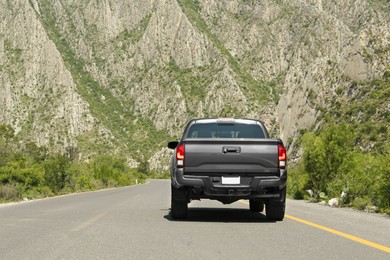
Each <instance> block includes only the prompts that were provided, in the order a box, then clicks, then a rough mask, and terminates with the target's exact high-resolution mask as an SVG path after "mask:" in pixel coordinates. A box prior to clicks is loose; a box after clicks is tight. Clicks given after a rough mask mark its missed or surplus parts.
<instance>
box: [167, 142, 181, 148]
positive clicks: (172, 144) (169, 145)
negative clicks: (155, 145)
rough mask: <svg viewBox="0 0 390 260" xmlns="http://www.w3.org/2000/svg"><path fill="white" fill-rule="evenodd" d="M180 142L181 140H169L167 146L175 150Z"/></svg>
mask: <svg viewBox="0 0 390 260" xmlns="http://www.w3.org/2000/svg"><path fill="white" fill-rule="evenodd" d="M178 144H179V142H177V141H173V142H169V143H168V146H167V147H168V148H169V149H172V150H174V149H176V147H177V145H178Z"/></svg>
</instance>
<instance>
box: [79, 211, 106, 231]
mask: <svg viewBox="0 0 390 260" xmlns="http://www.w3.org/2000/svg"><path fill="white" fill-rule="evenodd" d="M105 215H107V213H100V214H99V215H97V216H95V217H93V218H91V219H89V220H87V221H85V222H83V223H81V224H80V225H78V226H77V227H75V228H73V229H72V231H73V232H78V231H80V230H82V229H84V228H86V227H88V226H90V225H92V224H93V223H96V222H97V221H98V220H99V219H101V218H103V217H104V216H105Z"/></svg>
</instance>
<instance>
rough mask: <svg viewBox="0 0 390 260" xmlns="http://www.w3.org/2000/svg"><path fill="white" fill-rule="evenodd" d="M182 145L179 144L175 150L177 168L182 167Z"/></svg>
mask: <svg viewBox="0 0 390 260" xmlns="http://www.w3.org/2000/svg"><path fill="white" fill-rule="evenodd" d="M184 150H185V149H184V144H179V145H178V146H177V148H176V159H177V167H179V168H182V167H184Z"/></svg>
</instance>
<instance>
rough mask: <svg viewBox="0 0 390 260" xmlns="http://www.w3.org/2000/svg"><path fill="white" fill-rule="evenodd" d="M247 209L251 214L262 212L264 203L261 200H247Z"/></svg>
mask: <svg viewBox="0 0 390 260" xmlns="http://www.w3.org/2000/svg"><path fill="white" fill-rule="evenodd" d="M249 209H250V211H252V212H262V211H263V210H264V203H263V201H261V200H253V199H252V200H249Z"/></svg>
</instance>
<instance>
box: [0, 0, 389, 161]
mask: <svg viewBox="0 0 390 260" xmlns="http://www.w3.org/2000/svg"><path fill="white" fill-rule="evenodd" d="M0 17H1V19H0V99H1V103H0V109H1V110H0V111H1V113H0V123H6V124H11V125H12V126H13V127H14V128H15V129H16V131H17V133H18V134H19V135H20V137H21V138H22V139H24V140H34V141H36V142H37V143H38V144H39V145H47V146H49V147H51V148H52V149H54V150H60V151H66V150H67V149H68V148H77V150H78V152H79V156H80V158H81V159H87V158H88V157H89V156H92V155H93V154H96V153H115V154H119V155H123V156H126V157H127V158H128V160H129V162H130V163H131V164H133V165H136V161H140V160H150V164H151V167H152V168H160V167H161V163H160V161H161V160H162V158H166V157H168V156H169V153H170V152H169V151H167V150H166V149H163V146H164V145H165V143H166V141H167V140H169V139H172V138H175V137H177V136H178V135H179V134H180V133H181V131H182V127H183V125H184V123H185V122H186V121H187V120H189V119H190V118H192V117H205V116H206V117H207V116H210V117H214V116H216V117H220V116H227V117H234V116H236V117H240V116H244V117H254V118H258V119H261V120H263V121H264V122H265V123H266V124H267V126H268V128H270V129H271V132H272V133H273V134H274V136H279V137H281V138H282V139H283V140H284V141H285V142H288V143H291V142H294V138H295V136H296V133H297V132H298V131H299V130H300V129H307V128H311V127H315V125H316V122H318V118H319V116H320V115H321V111H322V110H323V109H327V107H328V106H329V104H330V102H329V100H332V99H335V98H337V93H336V90H337V89H338V88H339V87H340V86H343V87H347V88H348V86H351V85H352V84H353V83H354V82H359V81H367V80H371V79H374V78H378V77H382V75H383V73H384V72H385V70H386V69H389V64H390V9H389V2H388V1H384V0H383V1H380V0H376V1H368V0H356V1H342V2H341V3H340V2H339V1H321V0H311V1H309V0H306V1H303V0H293V1H280V0H278V1H276V0H274V1H271V0H261V1H260V0H258V1H257V0H241V1H238V0H158V1H157V0H156V1H154V0H149V1H144V0H134V1H123V0H99V1H92V0H91V1H76V0H74V1H62V0H29V1H25V0H16V1H12V3H11V1H2V2H1V3H0ZM164 160H165V159H164Z"/></svg>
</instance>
